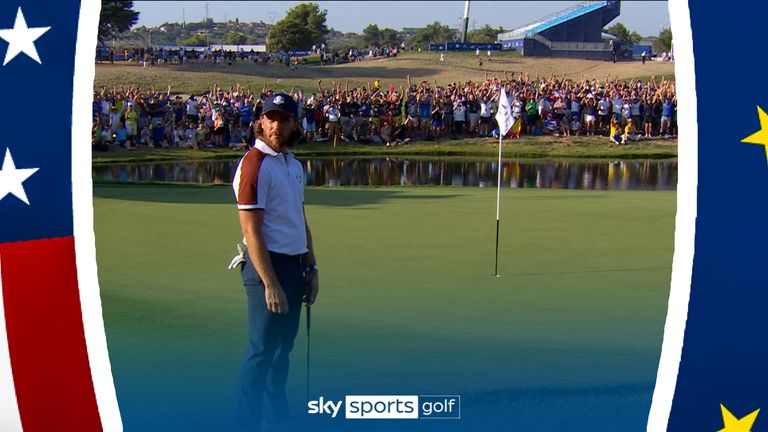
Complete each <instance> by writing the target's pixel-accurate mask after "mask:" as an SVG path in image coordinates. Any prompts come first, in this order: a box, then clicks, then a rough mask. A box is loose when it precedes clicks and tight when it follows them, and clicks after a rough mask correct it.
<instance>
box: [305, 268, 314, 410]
mask: <svg viewBox="0 0 768 432" xmlns="http://www.w3.org/2000/svg"><path fill="white" fill-rule="evenodd" d="M309 291H310V288H309V274H308V273H306V272H305V273H304V307H306V308H307V401H309V364H310V332H309V330H310V326H311V322H312V305H310V304H309V301H308V300H309Z"/></svg>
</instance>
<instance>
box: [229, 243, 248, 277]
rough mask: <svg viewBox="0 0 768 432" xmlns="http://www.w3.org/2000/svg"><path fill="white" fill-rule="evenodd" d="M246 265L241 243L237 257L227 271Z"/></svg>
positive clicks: (233, 258) (238, 246) (238, 245)
mask: <svg viewBox="0 0 768 432" xmlns="http://www.w3.org/2000/svg"><path fill="white" fill-rule="evenodd" d="M244 263H245V252H244V251H243V248H242V247H241V246H240V243H238V244H237V255H235V256H234V257H232V261H231V262H230V263H229V267H227V270H234V269H236V268H237V266H239V265H240V264H244Z"/></svg>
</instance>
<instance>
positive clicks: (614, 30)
mask: <svg viewBox="0 0 768 432" xmlns="http://www.w3.org/2000/svg"><path fill="white" fill-rule="evenodd" d="M605 32H606V33H608V34H611V35H614V36H616V40H617V41H619V42H621V43H625V44H629V45H637V44H638V43H640V39H642V38H643V37H642V36H640V33H638V32H636V31H631V32H630V31H629V29H627V27H626V26H625V25H624V24H622V23H616V24H614V25H612V26H610V27H607V28H606V29H605Z"/></svg>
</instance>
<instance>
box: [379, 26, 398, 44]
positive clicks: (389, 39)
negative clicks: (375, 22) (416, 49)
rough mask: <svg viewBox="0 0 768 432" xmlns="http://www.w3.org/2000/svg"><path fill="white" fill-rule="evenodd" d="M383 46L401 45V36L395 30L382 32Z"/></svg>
mask: <svg viewBox="0 0 768 432" xmlns="http://www.w3.org/2000/svg"><path fill="white" fill-rule="evenodd" d="M381 44H382V45H398V44H400V34H399V33H398V32H397V30H395V29H391V28H389V27H387V28H385V29H384V30H382V31H381Z"/></svg>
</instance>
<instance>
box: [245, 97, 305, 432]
mask: <svg viewBox="0 0 768 432" xmlns="http://www.w3.org/2000/svg"><path fill="white" fill-rule="evenodd" d="M255 129H256V135H257V137H258V138H257V140H256V142H255V144H254V146H253V147H252V148H251V149H250V150H249V151H248V152H247V153H246V154H245V156H243V158H242V159H241V160H240V163H239V164H238V166H237V170H236V172H235V176H234V179H233V184H232V186H233V188H234V191H235V196H236V198H237V208H238V210H239V212H238V213H239V215H240V226H241V228H242V231H243V236H244V241H245V244H246V247H247V252H246V254H245V263H244V265H243V266H242V267H241V275H242V279H243V285H244V286H245V292H246V296H247V300H248V336H249V344H248V350H247V352H246V355H245V358H244V359H243V363H242V365H241V367H240V376H239V382H238V389H237V427H238V430H241V431H260V430H261V422H262V418H263V416H262V402H263V400H264V396H265V395H266V396H267V399H268V400H269V402H270V405H271V407H272V410H271V411H270V413H271V414H272V415H271V416H267V419H268V420H272V421H280V420H282V419H285V418H286V417H287V416H288V414H289V408H288V397H287V394H286V391H285V384H286V381H287V379H288V354H289V353H290V352H291V350H292V349H293V342H294V339H295V338H296V334H297V333H298V329H299V320H300V317H301V303H302V299H305V300H306V301H307V302H308V303H309V304H312V303H314V301H315V298H316V297H317V291H318V276H317V266H316V263H317V262H316V260H315V255H314V252H313V249H312V236H311V234H310V231H309V225H307V222H306V218H305V216H304V170H303V168H302V166H301V164H300V163H299V162H298V161H296V159H294V157H293V154H292V153H291V152H290V151H288V150H287V148H288V147H291V146H292V145H293V144H294V143H295V142H296V141H297V140H298V138H300V137H301V130H300V128H299V120H298V115H297V106H296V102H295V101H294V100H293V98H292V97H290V96H288V95H287V94H283V93H278V94H275V95H273V96H271V97H269V98H268V99H267V100H266V102H265V104H264V111H263V113H262V115H261V118H260V120H259V122H258V125H257V126H256V128H255ZM305 275H306V277H305Z"/></svg>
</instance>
